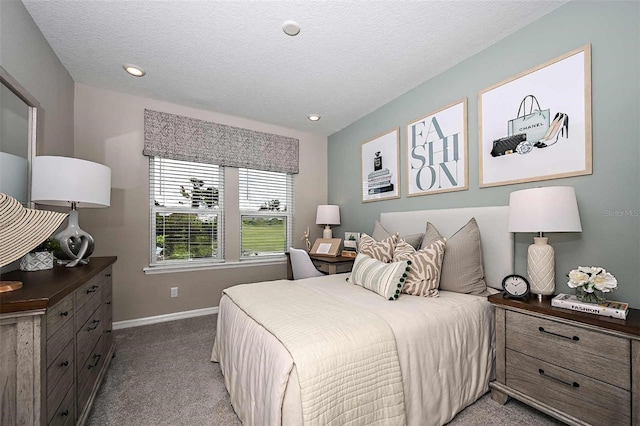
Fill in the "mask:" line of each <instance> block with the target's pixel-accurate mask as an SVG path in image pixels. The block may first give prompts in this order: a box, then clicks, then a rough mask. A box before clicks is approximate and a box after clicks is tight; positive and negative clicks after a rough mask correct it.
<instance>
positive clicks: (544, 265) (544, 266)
mask: <svg viewBox="0 0 640 426" xmlns="http://www.w3.org/2000/svg"><path fill="white" fill-rule="evenodd" d="M533 241H534V243H533V244H531V245H530V246H529V251H528V254H529V256H528V258H527V274H528V275H529V281H530V282H529V285H530V286H531V293H533V294H537V295H538V298H541V296H550V295H552V294H553V292H554V291H555V289H556V272H555V259H554V250H553V247H551V246H550V245H549V244H547V241H548V238H546V237H535V238H534V239H533Z"/></svg>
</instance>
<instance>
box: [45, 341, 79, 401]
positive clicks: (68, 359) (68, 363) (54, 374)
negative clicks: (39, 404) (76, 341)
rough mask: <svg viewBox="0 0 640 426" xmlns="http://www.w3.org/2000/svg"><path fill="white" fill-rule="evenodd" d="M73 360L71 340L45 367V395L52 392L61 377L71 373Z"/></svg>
mask: <svg viewBox="0 0 640 426" xmlns="http://www.w3.org/2000/svg"><path fill="white" fill-rule="evenodd" d="M73 359H74V356H73V340H69V342H68V344H67V346H66V347H65V348H64V350H63V351H62V352H60V355H58V356H57V357H56V358H55V359H54V360H53V362H52V363H51V365H49V367H47V395H49V394H51V392H53V389H54V388H55V386H56V385H57V384H58V382H59V381H60V379H61V378H62V376H64V375H65V374H66V373H67V372H69V371H71V372H73Z"/></svg>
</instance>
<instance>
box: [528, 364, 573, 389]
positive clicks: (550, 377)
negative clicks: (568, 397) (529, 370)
mask: <svg viewBox="0 0 640 426" xmlns="http://www.w3.org/2000/svg"><path fill="white" fill-rule="evenodd" d="M538 373H540V375H541V376H544V377H548V378H549V379H551V380H555V381H556V382H559V383H562V384H563V385H567V386H571V387H573V388H579V387H580V384H579V383H578V382H573V383H569V382H565V381H564V380H562V379H558V378H557V377H553V376H551V375H549V374H546V373H545V372H544V370H543V369H542V368H538Z"/></svg>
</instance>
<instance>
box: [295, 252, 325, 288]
mask: <svg viewBox="0 0 640 426" xmlns="http://www.w3.org/2000/svg"><path fill="white" fill-rule="evenodd" d="M289 259H290V260H291V270H292V271H293V279H294V280H301V279H303V278H311V277H321V276H323V275H324V274H323V273H322V272H320V271H318V270H317V269H316V267H315V265H314V264H313V262H312V261H311V258H310V257H309V254H308V253H307V252H306V251H304V250H301V249H295V248H293V247H289Z"/></svg>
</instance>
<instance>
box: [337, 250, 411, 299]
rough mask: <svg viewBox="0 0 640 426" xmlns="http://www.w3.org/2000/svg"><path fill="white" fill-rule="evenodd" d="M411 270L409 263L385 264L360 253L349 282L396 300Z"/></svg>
mask: <svg viewBox="0 0 640 426" xmlns="http://www.w3.org/2000/svg"><path fill="white" fill-rule="evenodd" d="M409 270H410V268H409V262H407V261H402V262H393V263H383V262H380V261H379V260H376V259H373V258H371V257H369V256H367V255H366V254H362V253H358V255H357V256H356V260H355V261H354V262H353V269H352V270H351V277H350V278H349V282H351V283H352V284H355V285H359V286H361V287H364V288H366V289H368V290H371V291H375V292H376V293H378V294H379V295H380V296H382V297H384V298H385V299H388V300H396V299H397V298H398V296H400V291H401V290H402V283H403V282H404V280H405V278H406V277H407V273H408V272H409Z"/></svg>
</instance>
